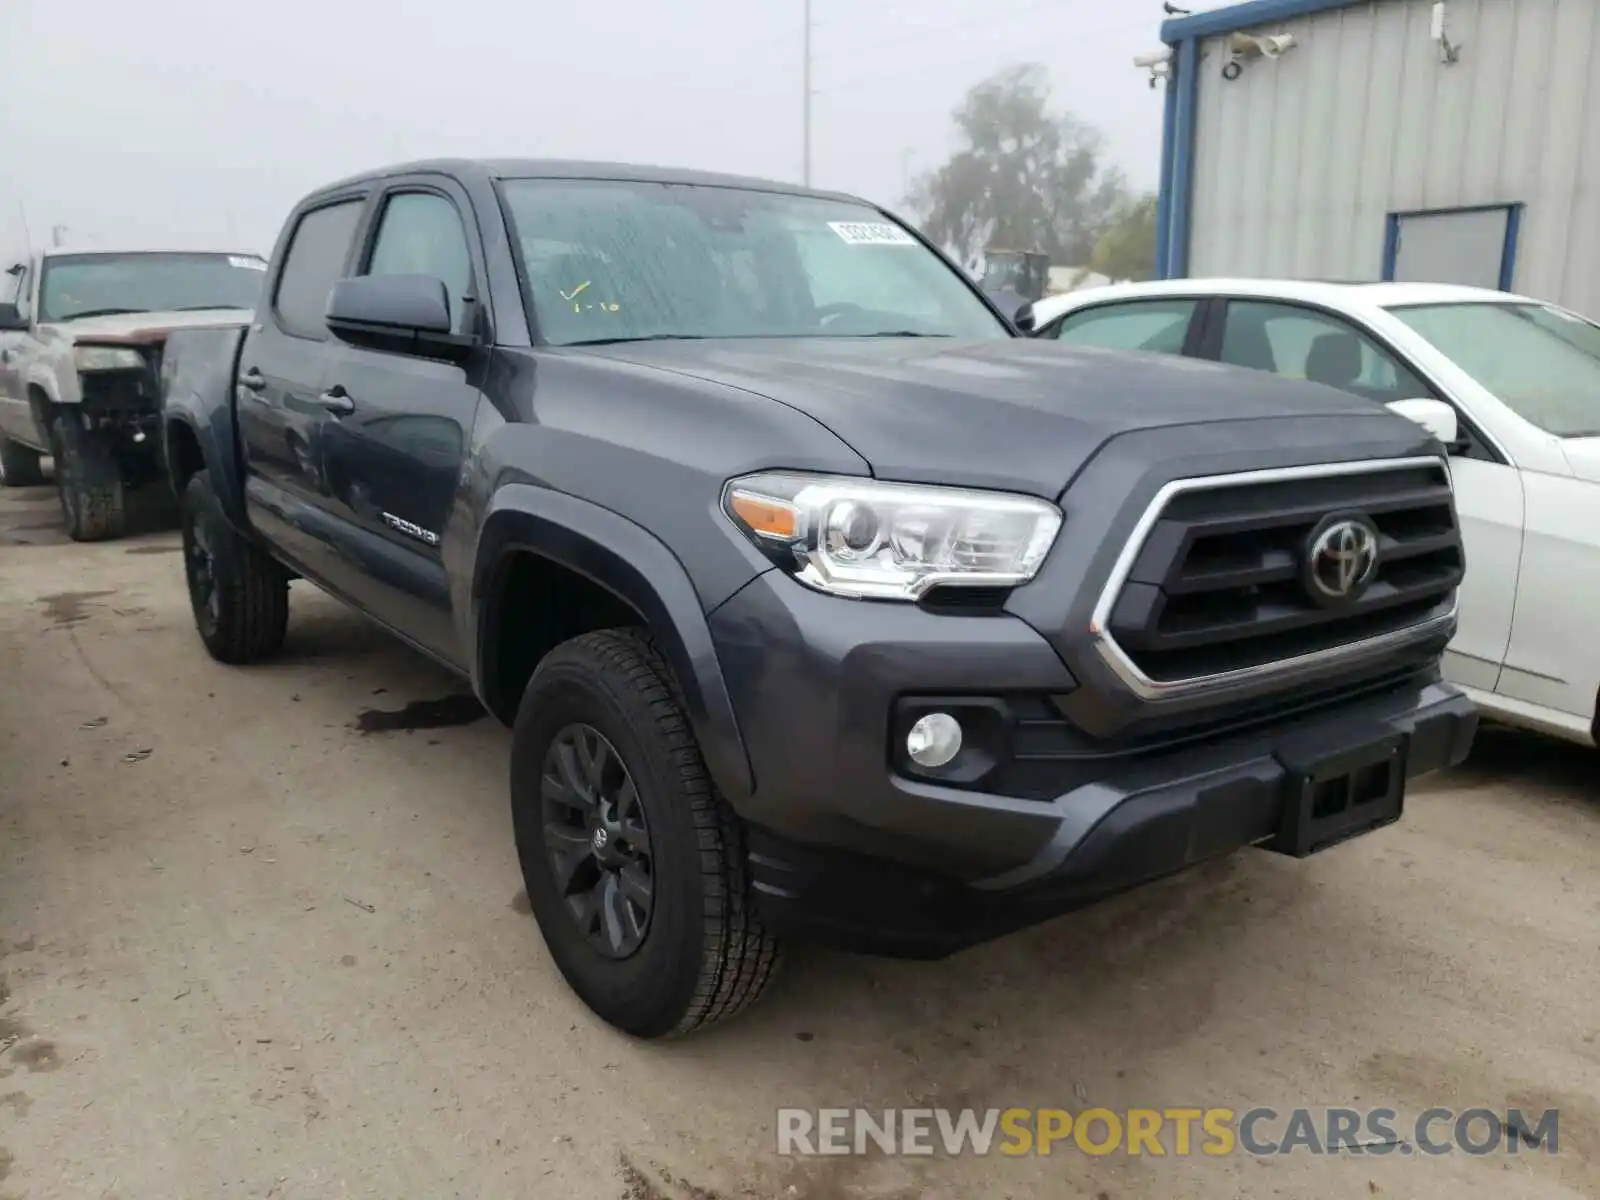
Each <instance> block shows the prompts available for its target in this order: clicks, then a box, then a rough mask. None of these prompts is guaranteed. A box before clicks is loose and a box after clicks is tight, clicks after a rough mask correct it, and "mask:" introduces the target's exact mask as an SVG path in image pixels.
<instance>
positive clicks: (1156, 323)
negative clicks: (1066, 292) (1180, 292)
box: [1056, 297, 1200, 354]
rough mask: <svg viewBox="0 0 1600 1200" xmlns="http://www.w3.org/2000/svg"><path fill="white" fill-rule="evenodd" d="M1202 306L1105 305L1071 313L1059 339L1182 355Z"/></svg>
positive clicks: (1182, 302) (1180, 301) (1181, 302)
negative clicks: (1184, 344) (1196, 313)
mask: <svg viewBox="0 0 1600 1200" xmlns="http://www.w3.org/2000/svg"><path fill="white" fill-rule="evenodd" d="M1199 306H1200V301H1199V300H1198V299H1195V298H1176V297H1174V298H1163V299H1160V300H1131V301H1129V302H1128V303H1126V304H1102V305H1098V306H1096V307H1094V308H1086V309H1082V310H1081V311H1079V312H1075V313H1071V314H1069V315H1068V316H1067V317H1066V318H1065V319H1064V320H1063V321H1062V322H1061V325H1060V327H1059V328H1058V329H1057V330H1056V337H1057V338H1058V339H1059V340H1060V341H1063V342H1069V343H1072V344H1074V345H1079V346H1104V347H1106V348H1107V349H1110V350H1148V351H1151V352H1153V353H1156V354H1182V353H1183V342H1184V338H1185V337H1186V336H1187V335H1188V332H1189V322H1190V320H1191V319H1192V318H1193V317H1194V310H1195V309H1196V308H1198V307H1199Z"/></svg>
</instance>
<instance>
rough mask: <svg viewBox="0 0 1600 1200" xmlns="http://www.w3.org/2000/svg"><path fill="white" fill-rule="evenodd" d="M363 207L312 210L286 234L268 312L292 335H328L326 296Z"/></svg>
mask: <svg viewBox="0 0 1600 1200" xmlns="http://www.w3.org/2000/svg"><path fill="white" fill-rule="evenodd" d="M365 203H366V202H365V201H363V200H345V201H343V202H341V203H339V204H329V205H327V206H326V207H323V208H314V209H312V210H311V211H310V212H308V213H306V214H305V215H304V216H302V217H301V218H300V223H299V224H298V225H296V226H295V229H294V233H293V234H291V235H290V238H289V250H288V253H287V254H286V255H285V256H284V260H283V272H282V274H280V275H279V276H278V290H277V291H276V292H275V293H274V294H273V297H272V308H273V311H274V312H275V313H277V315H278V321H279V322H280V323H281V324H282V325H283V327H284V329H285V330H287V331H288V332H289V333H292V334H294V335H295V336H296V337H303V338H316V339H317V340H319V341H320V340H323V339H325V338H326V337H327V336H328V325H327V322H326V320H325V317H326V314H327V311H328V293H329V292H331V291H332V290H333V285H334V282H335V281H336V280H337V279H338V278H339V276H340V275H341V274H342V273H343V272H344V264H345V256H346V255H347V254H348V253H349V251H350V241H351V239H352V238H353V237H354V236H355V232H356V222H357V221H358V220H359V219H360V217H361V208H362V205H363V204H365Z"/></svg>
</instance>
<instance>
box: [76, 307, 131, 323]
mask: <svg viewBox="0 0 1600 1200" xmlns="http://www.w3.org/2000/svg"><path fill="white" fill-rule="evenodd" d="M149 311H150V310H149V309H147V308H86V309H84V310H83V311H82V312H75V313H71V314H69V315H67V316H65V317H57V318H56V320H58V321H76V320H78V319H79V318H80V317H115V316H120V315H121V314H123V313H139V312H149Z"/></svg>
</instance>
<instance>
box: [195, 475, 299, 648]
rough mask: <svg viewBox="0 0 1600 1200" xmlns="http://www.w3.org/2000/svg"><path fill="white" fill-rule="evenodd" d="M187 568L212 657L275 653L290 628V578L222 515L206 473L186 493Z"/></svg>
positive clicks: (202, 637)
mask: <svg viewBox="0 0 1600 1200" xmlns="http://www.w3.org/2000/svg"><path fill="white" fill-rule="evenodd" d="M182 528H183V566H184V574H185V576H186V577H187V579H188V583H189V604H190V607H191V608H192V609H193V610H194V623H195V627H196V628H198V629H199V631H200V640H201V641H203V642H204V643H205V644H206V649H207V650H209V651H210V652H211V657H212V658H215V659H217V660H218V661H219V662H225V663H247V662H253V661H255V660H256V659H260V658H266V657H268V656H269V655H272V654H274V653H275V652H276V651H277V650H278V648H279V647H280V646H281V645H283V637H284V634H285V632H286V631H287V630H288V628H289V576H288V573H287V572H285V571H284V569H283V568H282V567H281V566H279V565H278V563H277V562H276V560H274V559H273V558H271V557H270V556H268V555H267V554H265V553H263V552H262V551H261V550H260V549H259V548H258V547H257V546H256V545H255V544H254V543H252V542H250V541H249V540H248V539H246V538H244V537H241V536H240V535H239V534H238V532H237V531H235V530H234V528H233V527H232V526H231V525H229V524H228V522H227V520H226V519H225V518H224V517H223V515H222V502H221V501H220V500H218V499H217V494H216V492H215V491H214V490H212V487H211V476H210V473H209V472H207V471H199V472H196V474H195V475H194V477H193V478H192V479H190V480H189V485H188V487H186V488H185V489H184V492H183V516H182Z"/></svg>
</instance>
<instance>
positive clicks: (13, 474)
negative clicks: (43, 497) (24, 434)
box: [0, 433, 44, 487]
mask: <svg viewBox="0 0 1600 1200" xmlns="http://www.w3.org/2000/svg"><path fill="white" fill-rule="evenodd" d="M43 482H44V472H43V471H42V470H41V469H40V468H39V452H38V451H37V450H33V449H30V448H29V447H27V446H24V445H23V444H22V443H21V442H14V441H12V440H11V439H10V438H8V437H7V436H6V435H5V434H3V433H0V487H36V486H37V485H39V484H41V483H43Z"/></svg>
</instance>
